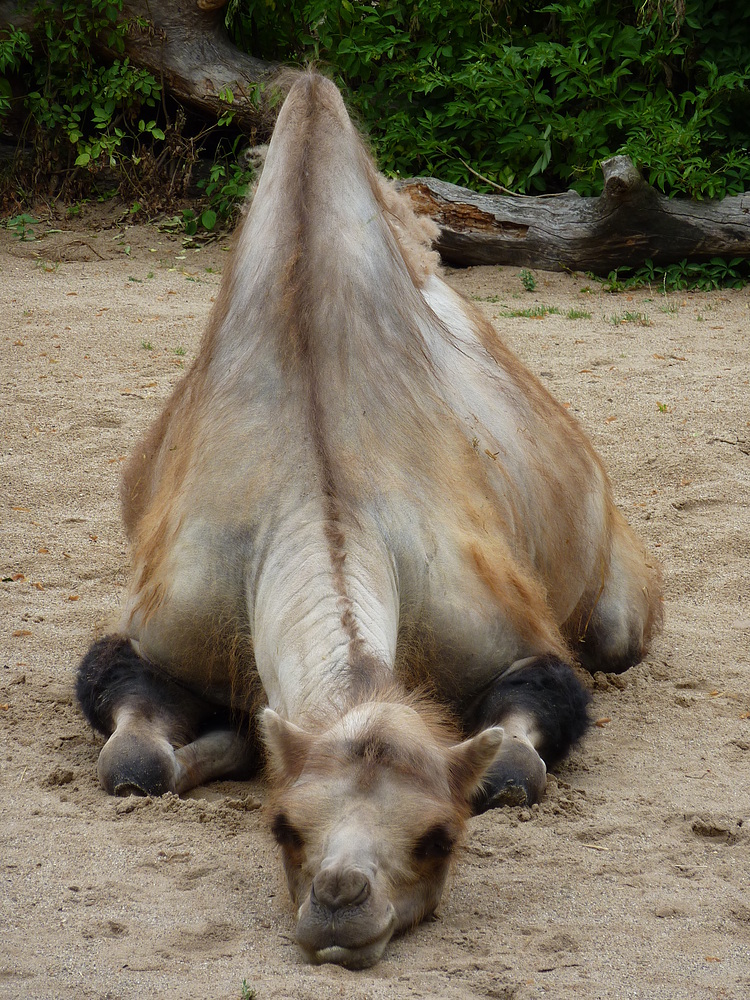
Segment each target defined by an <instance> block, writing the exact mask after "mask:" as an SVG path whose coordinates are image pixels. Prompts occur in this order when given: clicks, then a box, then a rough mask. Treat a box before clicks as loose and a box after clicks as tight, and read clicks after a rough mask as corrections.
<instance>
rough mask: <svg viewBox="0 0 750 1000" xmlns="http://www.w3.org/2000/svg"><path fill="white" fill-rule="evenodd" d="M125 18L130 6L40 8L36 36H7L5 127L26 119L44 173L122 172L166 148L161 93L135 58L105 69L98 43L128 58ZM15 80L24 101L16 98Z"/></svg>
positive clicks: (110, 2)
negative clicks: (160, 145)
mask: <svg viewBox="0 0 750 1000" xmlns="http://www.w3.org/2000/svg"><path fill="white" fill-rule="evenodd" d="M121 11H122V0H89V2H83V0H62V2H61V3H59V4H57V5H55V4H50V3H47V2H45V0H39V2H37V3H36V4H35V5H34V6H33V7H32V8H31V12H32V20H31V23H32V27H31V29H30V31H23V30H20V29H16V28H14V27H13V26H12V25H9V26H7V27H6V28H5V29H4V30H3V31H2V32H0V122H2V120H3V118H4V117H5V116H7V115H9V114H11V113H12V114H13V115H14V117H15V118H16V119H18V118H19V117H21V115H23V116H24V118H25V121H24V126H23V134H24V136H25V138H26V140H28V142H29V144H30V145H31V147H32V148H33V150H34V159H35V165H36V168H37V171H39V170H44V171H46V172H47V173H51V172H52V171H54V170H59V169H63V170H64V169H65V168H66V167H73V166H77V167H84V168H89V169H94V168H95V167H97V166H101V165H106V166H109V167H115V166H117V165H118V164H119V163H120V162H121V161H122V159H123V158H126V159H128V160H131V159H132V158H133V157H137V156H138V154H139V153H140V152H141V151H142V149H143V148H144V146H145V147H148V148H152V147H153V144H154V142H161V141H163V140H164V138H165V133H164V131H163V129H162V128H161V126H160V125H159V124H158V119H159V109H160V100H161V85H160V84H159V83H158V82H157V81H156V80H155V79H154V77H153V76H152V75H151V74H150V73H148V72H146V71H145V70H143V69H139V68H137V67H135V66H132V65H131V63H130V62H129V60H128V59H127V58H114V59H113V60H111V61H107V62H103V61H101V60H100V59H98V58H97V57H96V55H95V54H94V49H95V45H96V43H97V42H98V41H101V42H102V43H103V44H105V45H106V46H107V47H108V48H109V49H110V50H113V51H114V52H118V51H119V52H122V50H123V38H124V33H125V32H126V30H127V24H126V23H125V22H124V21H122V20H121ZM11 75H14V76H15V77H16V78H17V80H19V81H20V83H21V84H22V86H23V89H24V93H23V96H22V97H19V98H13V89H12V86H11V81H10V77H11ZM14 103H15V104H16V105H18V104H19V103H22V108H19V107H14V106H13V105H14Z"/></svg>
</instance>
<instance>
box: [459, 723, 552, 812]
mask: <svg viewBox="0 0 750 1000" xmlns="http://www.w3.org/2000/svg"><path fill="white" fill-rule="evenodd" d="M546 787H547V768H546V767H545V766H544V761H543V760H542V758H541V757H540V756H539V754H538V753H537V752H536V750H534V748H533V747H532V746H530V745H529V744H527V743H525V742H524V741H523V740H520V739H514V738H511V739H508V740H506V741H505V742H504V743H503V744H502V747H501V749H500V753H499V755H498V757H497V758H496V760H495V762H494V764H493V765H492V767H491V768H490V769H489V771H488V772H487V775H486V777H485V779H484V788H483V789H482V791H481V792H480V793H479V795H478V796H477V797H476V799H475V800H474V813H475V815H476V814H478V813H483V812H486V811H487V810H488V809H497V808H499V807H500V806H527V805H528V806H530V805H533V804H534V803H535V802H538V801H539V800H540V799H541V797H542V796H543V795H544V790H545V788H546Z"/></svg>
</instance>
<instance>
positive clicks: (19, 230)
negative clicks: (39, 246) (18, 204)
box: [5, 212, 40, 242]
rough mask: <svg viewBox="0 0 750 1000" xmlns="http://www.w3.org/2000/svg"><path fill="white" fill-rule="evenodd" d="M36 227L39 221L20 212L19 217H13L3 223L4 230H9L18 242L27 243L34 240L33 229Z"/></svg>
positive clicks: (34, 232) (34, 231) (26, 213)
mask: <svg viewBox="0 0 750 1000" xmlns="http://www.w3.org/2000/svg"><path fill="white" fill-rule="evenodd" d="M38 225H40V222H39V219H35V218H34V216H33V215H29V214H28V212H21V214H20V215H14V216H13V218H12V219H8V221H7V222H6V223H5V226H6V228H7V229H10V231H11V232H12V233H14V234H15V235H16V236H17V237H18V239H19V240H26V241H27V242H30V241H31V240H35V239H36V229H35V227H36V226H38Z"/></svg>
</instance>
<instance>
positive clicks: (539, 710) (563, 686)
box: [464, 655, 589, 812]
mask: <svg viewBox="0 0 750 1000" xmlns="http://www.w3.org/2000/svg"><path fill="white" fill-rule="evenodd" d="M588 702H589V695H588V692H587V691H586V690H585V688H584V687H583V685H582V684H581V682H580V681H579V680H578V678H577V677H576V675H575V672H574V671H573V670H572V668H571V667H569V666H568V664H567V663H564V662H563V661H562V660H559V659H558V658H557V657H555V656H552V655H548V656H532V657H529V658H528V659H525V660H519V661H517V662H516V663H514V664H513V665H512V666H511V667H509V668H508V670H506V671H505V672H504V673H503V674H501V675H500V676H499V677H496V678H495V679H494V680H493V681H492V683H491V684H489V685H488V686H487V687H486V688H485V689H484V691H482V692H481V694H480V695H479V696H478V697H477V698H476V699H475V701H474V702H473V704H472V705H471V706H470V708H469V709H468V711H467V712H466V713H465V716H464V719H465V725H466V727H467V729H469V731H472V732H476V731H478V730H480V729H486V728H487V727H489V726H494V725H498V726H502V727H503V729H504V730H505V739H504V740H503V743H502V745H501V747H500V750H499V752H498V755H497V758H496V760H495V763H494V764H493V766H492V768H491V770H490V772H489V774H488V780H487V782H486V785H485V789H484V792H483V793H482V794H481V795H480V796H479V797H478V799H477V801H476V802H475V803H474V808H475V811H477V812H482V811H484V810H485V809H489V808H492V807H493V806H497V805H507V804H514V803H515V804H519V803H523V802H527V803H533V802H536V801H538V800H539V799H540V798H541V796H542V795H543V793H544V789H545V787H546V783H547V765H550V764H553V763H555V762H556V761H558V760H560V759H561V758H562V757H564V756H565V755H566V754H567V753H568V751H569V750H570V748H571V747H572V746H573V744H574V743H575V742H576V741H577V740H579V739H580V738H581V736H583V734H584V733H585V731H586V729H587V727H588V721H589V720H588V712H587V706H588Z"/></svg>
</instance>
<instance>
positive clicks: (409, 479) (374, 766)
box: [77, 72, 660, 968]
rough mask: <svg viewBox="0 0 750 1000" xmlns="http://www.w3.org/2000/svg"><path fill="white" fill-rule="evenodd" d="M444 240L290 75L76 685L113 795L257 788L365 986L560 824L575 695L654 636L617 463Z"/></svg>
mask: <svg viewBox="0 0 750 1000" xmlns="http://www.w3.org/2000/svg"><path fill="white" fill-rule="evenodd" d="M435 234H436V227H435V225H434V223H433V222H431V221H430V220H428V219H426V218H424V217H418V216H417V215H415V213H414V211H413V210H412V208H411V206H410V203H409V202H408V201H407V200H406V199H405V197H404V196H402V195H400V194H399V193H398V192H397V191H396V190H395V189H394V187H393V186H391V185H390V184H389V183H388V182H386V181H385V180H384V178H382V177H381V176H380V175H379V173H378V171H377V169H376V167H375V165H374V162H373V160H372V158H371V157H370V154H369V153H368V151H367V150H366V147H365V145H364V143H363V141H362V139H361V138H360V136H359V135H358V133H357V131H356V129H355V128H354V126H353V125H352V123H351V121H350V118H349V116H348V114H347V112H346V109H345V106H344V103H343V101H342V99H341V96H340V94H339V92H338V90H337V89H336V87H335V86H334V84H333V83H331V82H330V81H328V80H327V79H325V78H324V77H322V76H320V75H317V74H315V73H312V72H310V73H305V74H302V75H300V76H299V78H298V79H296V80H295V82H294V84H293V85H292V86H291V89H290V90H289V92H288V95H287V97H286V100H285V102H284V104H283V107H282V109H281V112H280V114H279V117H278V121H277V124H276V128H275V131H274V134H273V137H272V140H271V143H270V146H269V149H268V153H267V158H266V162H265V166H264V168H263V172H262V175H261V177H260V180H259V183H258V185H257V190H256V192H255V194H254V197H253V199H252V202H251V204H250V206H249V209H248V211H247V213H246V216H245V218H244V220H243V221H242V223H241V225H240V227H239V230H238V233H237V236H236V244H235V248H234V253H233V257H232V261H231V264H230V266H229V267H228V271H227V273H226V274H225V276H224V278H223V282H222V288H221V292H220V295H219V297H218V299H217V302H216V304H215V307H214V309H213V312H212V314H211V317H210V320H209V324H208V327H207V330H206V332H205V334H204V337H203V340H202V343H201V346H200V349H199V352H198V356H197V359H196V361H195V363H194V364H193V366H192V368H191V369H190V370H189V372H188V373H187V374H186V376H185V377H184V379H183V380H182V382H180V383H179V385H178V386H177V388H176V389H175V391H174V392H173V394H172V396H171V397H170V399H169V400H168V402H167V403H166V405H165V407H164V410H163V412H162V414H161V416H160V417H159V418H158V420H157V421H156V423H155V425H154V426H153V427H152V429H151V430H150V432H149V433H148V434H147V436H146V437H145V438H144V440H143V441H141V442H140V443H139V444H138V446H137V447H136V449H135V451H134V454H133V456H132V458H131V459H130V462H129V464H128V465H127V467H126V470H125V474H124V479H123V490H122V500H123V517H124V522H125V526H126V529H127V532H128V534H129V537H130V540H131V543H132V572H131V576H130V584H129V588H128V590H127V595H126V597H125V600H124V603H123V607H122V611H121V615H120V618H119V621H118V622H117V624H116V627H115V628H114V630H113V632H112V633H111V634H110V635H107V636H106V637H104V638H102V639H99V640H98V641H96V642H94V644H93V645H92V647H91V648H90V650H89V651H88V653H87V654H86V655H85V656H84V658H83V660H82V662H81V664H80V667H79V671H78V678H77V695H78V699H79V702H80V704H81V707H82V709H83V712H84V714H85V715H86V717H87V719H88V720H89V722H90V723H91V724H92V725H93V726H94V727H95V728H96V729H97V730H99V731H100V732H101V733H102V734H103V735H104V736H105V737H107V741H106V743H105V744H104V746H103V748H102V750H101V754H100V757H99V764H98V772H99V777H100V780H101V784H102V785H103V787H104V789H105V790H106V791H107V792H109V793H111V794H114V795H128V794H141V795H160V794H164V793H166V792H172V793H177V794H180V793H183V792H185V791H187V790H188V789H190V788H191V787H194V786H195V785H198V784H201V783H204V782H206V781H210V780H211V779H213V778H218V777H243V776H246V775H250V774H252V773H253V771H254V770H255V769H257V768H258V767H259V766H260V765H261V764H264V765H265V768H266V773H267V777H268V781H269V783H270V792H269V804H268V814H269V817H270V827H271V831H272V833H273V835H274V837H275V838H276V841H277V842H278V844H279V846H280V851H281V855H282V860H283V864H284V868H285V871H286V876H287V880H288V884H289V888H290V893H291V897H292V900H293V903H294V906H295V909H296V912H297V931H296V935H297V940H298V942H299V944H300V946H301V948H302V951H303V953H304V955H305V956H306V957H307V958H308V959H309V960H310V961H313V962H326V961H330V962H338V963H341V964H343V965H346V966H349V967H352V968H360V967H365V966H368V965H371V964H373V963H374V962H376V961H377V960H378V958H379V957H380V956H381V955H382V953H383V951H384V949H385V947H386V945H387V943H388V941H389V940H390V939H391V937H392V936H393V934H395V933H397V932H400V931H403V930H405V929H407V928H409V927H411V926H413V925H415V924H416V923H418V922H419V921H420V920H422V919H423V918H424V917H425V916H427V915H429V914H431V913H432V912H433V911H434V910H435V907H436V906H437V905H438V902H439V900H440V897H441V893H442V890H443V886H444V883H445V879H446V874H447V872H448V870H449V867H450V863H451V859H452V857H453V856H454V854H455V850H456V845H457V844H458V843H459V842H460V839H461V837H462V836H463V835H464V832H465V830H466V827H467V822H468V820H469V818H470V817H471V816H472V815H473V814H476V813H478V812H481V811H483V810H486V809H489V808H492V807H497V806H501V805H504V804H508V803H511V804H513V803H524V802H525V803H533V802H535V801H537V800H538V799H539V798H540V797H541V796H542V795H543V793H544V789H545V784H546V774H547V768H548V767H550V766H552V765H554V764H555V763H556V762H558V761H559V760H561V759H562V758H563V757H564V756H565V755H566V754H567V753H568V751H569V750H570V748H571V746H572V745H573V744H574V743H575V742H576V741H577V740H579V739H580V738H581V737H582V736H583V734H584V732H585V730H586V726H587V702H588V695H587V691H586V685H585V684H584V683H582V681H581V676H582V674H581V665H582V666H583V667H584V668H587V669H589V670H598V669H601V670H604V671H622V670H625V669H627V668H628V667H630V666H631V665H633V664H635V663H637V662H638V661H639V660H640V659H641V658H642V657H643V655H644V652H645V650H646V648H647V645H648V642H649V639H650V637H651V636H652V634H653V633H654V630H655V628H656V627H657V626H658V624H659V619H660V593H659V573H658V568H657V567H656V566H655V565H654V563H653V562H652V561H651V560H650V558H649V557H648V556H647V554H646V553H645V551H644V548H643V546H642V544H641V542H640V541H639V540H638V538H637V537H636V536H635V534H634V533H633V532H632V530H631V529H630V528H629V526H628V525H627V523H626V521H625V520H624V518H623V517H622V515H621V514H620V513H619V512H618V511H617V510H616V509H615V506H614V504H613V500H612V495H611V488H610V485H609V482H608V479H607V476H606V473H605V471H604V469H603V466H602V463H601V462H600V460H599V458H598V457H597V456H596V454H595V452H594V450H593V448H592V447H591V445H590V444H589V442H588V441H587V439H586V437H585V435H584V433H583V431H582V430H581V428H580V427H579V426H578V424H577V423H576V422H575V420H574V419H572V418H571V416H570V415H569V414H568V413H567V412H566V410H565V409H563V408H562V407H561V406H559V405H558V404H557V403H556V402H555V401H554V400H553V399H552V397H551V396H550V395H549V394H548V392H547V391H546V390H545V389H544V387H543V386H542V385H541V383H540V382H539V381H538V380H537V379H536V378H535V377H534V376H533V375H532V374H531V373H530V372H529V371H527V370H526V369H525V368H524V367H523V366H522V364H521V363H520V362H519V361H518V360H517V359H516V358H515V357H514V356H513V355H512V354H511V353H510V351H509V350H508V349H507V348H506V347H505V346H504V344H503V343H502V341H501V340H500V339H499V337H498V335H497V334H496V332H495V330H494V329H493V327H492V326H491V325H490V324H489V323H488V322H487V321H486V320H485V319H484V318H483V316H482V315H481V314H480V313H479V311H478V310H477V309H476V308H475V307H473V306H472V305H471V303H469V302H468V301H467V300H465V299H464V298H463V297H462V296H460V295H459V294H458V293H457V292H455V291H454V290H452V289H451V287H450V286H449V285H448V284H447V283H446V282H445V281H444V279H443V277H442V276H441V273H440V271H439V268H438V266H437V261H436V255H435V254H434V253H433V252H432V250H431V249H430V245H431V242H432V240H433V239H434V236H435ZM583 676H585V675H583Z"/></svg>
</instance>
